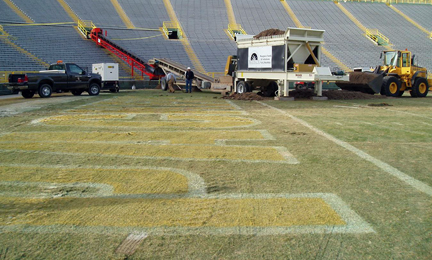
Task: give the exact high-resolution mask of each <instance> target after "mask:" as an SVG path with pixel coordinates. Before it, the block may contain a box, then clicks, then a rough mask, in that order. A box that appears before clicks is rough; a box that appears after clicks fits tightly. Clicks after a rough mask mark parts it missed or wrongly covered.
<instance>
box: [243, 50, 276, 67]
mask: <svg viewBox="0 0 432 260" xmlns="http://www.w3.org/2000/svg"><path fill="white" fill-rule="evenodd" d="M248 51H249V60H248V67H249V68H271V67H272V46H263V47H249V50H248Z"/></svg>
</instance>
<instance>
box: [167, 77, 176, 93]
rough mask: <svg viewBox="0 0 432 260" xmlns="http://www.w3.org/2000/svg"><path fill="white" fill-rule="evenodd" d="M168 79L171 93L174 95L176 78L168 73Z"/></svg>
mask: <svg viewBox="0 0 432 260" xmlns="http://www.w3.org/2000/svg"><path fill="white" fill-rule="evenodd" d="M166 77H167V81H168V89H169V92H171V93H174V92H175V89H174V83H175V82H176V77H175V75H174V74H173V73H172V72H168V74H167V76H166Z"/></svg>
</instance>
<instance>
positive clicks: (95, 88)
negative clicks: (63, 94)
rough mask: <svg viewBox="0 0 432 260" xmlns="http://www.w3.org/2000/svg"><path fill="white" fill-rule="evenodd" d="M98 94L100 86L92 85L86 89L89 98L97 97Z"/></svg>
mask: <svg viewBox="0 0 432 260" xmlns="http://www.w3.org/2000/svg"><path fill="white" fill-rule="evenodd" d="M99 92H100V86H99V84H97V83H92V84H91V85H90V87H89V89H88V93H89V95H90V96H97V95H99Z"/></svg>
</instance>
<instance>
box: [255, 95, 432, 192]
mask: <svg viewBox="0 0 432 260" xmlns="http://www.w3.org/2000/svg"><path fill="white" fill-rule="evenodd" d="M255 102H257V103H258V104H261V105H262V106H265V107H268V108H270V109H273V110H276V111H278V112H279V113H281V114H283V115H286V116H288V117H290V118H291V119H293V120H295V121H297V122H298V123H300V124H302V125H303V126H305V127H307V128H309V129H311V130H312V131H314V132H315V133H317V134H319V135H321V136H323V137H325V138H327V139H329V140H330V141H332V142H334V143H336V144H337V145H339V146H341V147H343V148H345V149H347V150H348V151H350V152H352V153H354V154H356V155H357V156H359V157H360V158H363V159H365V160H366V161H369V162H371V163H373V164H374V165H376V166H377V167H378V168H380V169H381V170H383V171H385V172H387V173H389V174H390V175H392V176H394V177H396V178H398V179H399V180H401V181H403V182H405V183H406V184H408V185H410V186H411V187H413V188H415V189H417V190H419V191H421V192H423V193H426V194H427V195H429V196H432V187H430V186H429V185H427V184H425V183H423V182H421V181H419V180H417V179H415V178H413V177H411V176H409V175H407V174H405V173H403V172H401V171H399V170H398V169H396V168H394V167H393V166H390V165H389V164H387V163H385V162H383V161H380V160H378V159H376V158H375V157H373V156H371V155H369V154H367V153H366V152H364V151H362V150H360V149H358V148H356V147H354V146H352V145H350V144H348V143H347V142H344V141H342V140H339V139H337V138H336V137H334V136H332V135H330V134H328V133H326V132H324V131H322V130H319V129H318V128H316V127H314V126H312V125H310V124H309V123H307V122H306V121H304V120H302V119H300V118H297V117H295V116H293V115H291V114H289V113H287V112H285V111H283V110H281V109H279V108H276V107H273V106H270V105H268V104H266V103H263V102H260V101H255Z"/></svg>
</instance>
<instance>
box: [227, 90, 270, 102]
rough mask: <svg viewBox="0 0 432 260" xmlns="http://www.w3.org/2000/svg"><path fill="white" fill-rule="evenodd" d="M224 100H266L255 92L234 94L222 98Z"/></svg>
mask: <svg viewBox="0 0 432 260" xmlns="http://www.w3.org/2000/svg"><path fill="white" fill-rule="evenodd" d="M222 98H223V99H233V100H250V101H252V100H264V98H263V97H261V96H260V95H258V94H256V93H253V92H247V93H242V94H237V93H232V94H231V95H229V96H224V97H222Z"/></svg>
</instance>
